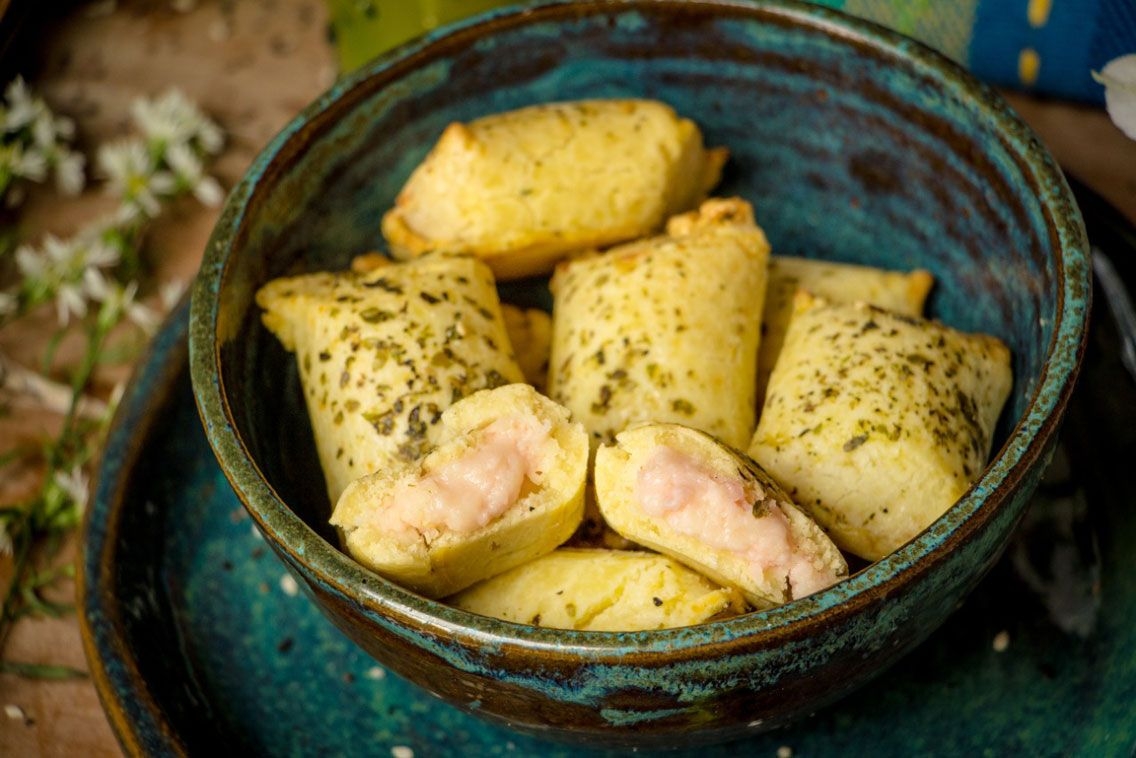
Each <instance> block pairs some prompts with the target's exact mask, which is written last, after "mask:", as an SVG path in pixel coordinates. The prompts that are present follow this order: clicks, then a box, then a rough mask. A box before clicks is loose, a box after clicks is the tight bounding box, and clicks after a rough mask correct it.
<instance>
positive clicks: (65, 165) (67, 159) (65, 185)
mask: <svg viewBox="0 0 1136 758" xmlns="http://www.w3.org/2000/svg"><path fill="white" fill-rule="evenodd" d="M85 163H86V159H85V158H84V157H83V156H82V155H81V154H79V153H75V152H71V151H70V150H65V151H60V154H59V157H58V159H57V160H56V162H55V186H56V188H57V189H58V190H59V191H60V192H62V193H63V194H64V195H78V194H79V193H80V192H82V191H83V185H84V184H85V183H86V177H85V176H84V175H83V165H84V164H85Z"/></svg>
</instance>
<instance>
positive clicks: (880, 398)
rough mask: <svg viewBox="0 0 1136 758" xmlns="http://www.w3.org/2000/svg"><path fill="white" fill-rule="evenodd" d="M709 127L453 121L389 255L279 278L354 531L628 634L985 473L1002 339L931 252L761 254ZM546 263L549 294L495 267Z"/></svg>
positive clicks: (268, 294) (634, 113) (1005, 371)
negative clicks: (946, 305) (975, 313)
mask: <svg viewBox="0 0 1136 758" xmlns="http://www.w3.org/2000/svg"><path fill="white" fill-rule="evenodd" d="M727 157H728V155H727V151H726V149H725V148H721V147H714V148H709V147H707V146H706V145H705V144H704V142H703V135H702V134H701V132H700V130H699V128H698V127H697V125H695V124H694V123H693V122H692V121H690V120H689V119H687V118H683V117H681V116H679V115H678V114H677V113H675V111H674V110H673V109H672V108H670V107H669V106H667V105H665V104H663V103H660V102H656V101H650V100H630V99H627V100H588V101H576V102H565V103H553V104H547V105H538V106H531V107H528V108H522V109H519V110H516V111H510V112H507V113H501V114H494V115H489V116H486V117H483V118H480V119H477V120H475V121H471V122H469V123H467V124H453V125H451V126H449V127H447V128H446V130H445V131H444V133H443V134H442V135H441V137H440V139H439V140H438V142H437V143H436V144H435V146H434V148H433V149H432V150H431V152H430V153H429V154H428V156H427V157H426V158H425V159H424V161H423V162H422V163H421V164H420V165H419V166H418V168H417V169H416V170H415V171H414V172H413V173H412V174H411V176H410V178H409V179H408V181H407V183H406V184H405V185H404V187H403V189H402V191H401V192H400V193H399V195H398V197H397V199H396V201H395V204H394V206H393V207H392V208H390V209H389V210H387V211H386V212H385V214H383V216H382V221H381V228H382V232H383V235H384V237H385V239H386V241H387V244H388V247H389V253H390V257H387V256H384V255H373V254H371V255H364V256H360V257H358V258H356V259H355V262H354V265H353V266H352V268H351V270H349V271H343V272H318V273H311V274H304V275H300V276H294V277H287V278H281V279H277V280H273V281H271V282H269V283H268V284H266V285H265V286H264V287H263V288H262V289H261V290H260V291H259V292H258V294H257V302H258V303H259V305H260V306H261V308H262V309H263V314H262V320H263V323H264V324H265V326H266V327H268V329H270V330H271V331H272V332H273V333H274V334H275V335H276V336H277V337H278V338H279V339H280V341H281V343H282V344H283V345H284V346H285V347H286V348H287V349H289V350H291V351H293V352H294V353H295V355H296V360H297V365H298V368H299V372H300V378H301V383H302V386H303V388H304V393H305V400H306V403H307V408H308V413H309V416H310V419H311V425H312V430H313V433H314V437H315V441H316V447H317V450H318V452H319V456H320V463H321V468H322V469H323V471H324V474H325V479H326V484H327V491H328V496H329V499H330V502H331V503H332V505H333V508H332V510H331V516H330V519H331V523H332V524H333V525H334V526H335V528H336V529H337V531H338V533H339V535H340V537H341V540H342V544H343V547H344V549H345V550H346V551H347V552H348V553H349V554H350V555H352V556H353V557H354V558H355V559H356V560H358V561H359V562H360V563H362V564H363V565H365V566H367V567H368V568H370V569H372V570H374V571H375V572H377V573H379V574H381V575H383V576H385V577H387V578H388V579H390V580H391V581H394V582H397V583H399V584H401V585H403V586H405V587H407V588H409V589H411V590H413V591H415V592H418V593H421V594H422V595H425V596H427V597H431V598H439V599H443V600H444V601H445V602H448V603H451V604H453V605H455V606H457V607H460V608H464V609H466V610H469V611H471V612H474V613H480V614H483V615H488V616H494V617H497V618H501V619H505V620H508V621H513V622H517V623H524V624H533V625H543V626H554V627H560V628H571V629H588V630H611V631H632V630H642V629H658V628H665V627H675V626H683V625H690V624H697V623H701V622H704V621H708V620H711V619H715V618H721V617H725V616H729V615H735V614H738V613H743V612H746V611H747V610H750V609H759V608H767V607H770V606H773V605H777V604H780V603H784V602H788V601H791V600H795V599H799V598H802V597H805V596H808V595H810V594H812V593H814V592H817V591H819V590H822V589H824V588H826V587H828V586H830V585H832V584H834V583H835V582H838V581H839V580H840V579H842V578H843V577H845V576H847V575H848V572H849V564H848V561H849V559H850V558H851V559H853V560H856V559H860V560H867V561H872V560H877V559H879V558H881V557H883V556H884V555H887V554H888V553H890V552H892V551H893V550H895V549H897V548H899V547H901V546H902V545H903V544H904V543H906V542H907V541H909V540H910V539H912V538H913V537H915V536H916V535H917V534H918V533H919V532H921V531H922V530H924V529H925V528H927V527H928V526H929V525H930V524H931V523H932V522H933V521H934V520H935V519H937V518H938V517H939V516H940V515H942V514H943V512H945V511H946V510H947V509H948V508H949V507H950V506H951V505H952V504H953V503H954V502H955V501H957V500H958V498H959V497H961V496H962V495H963V494H964V493H965V492H966V490H967V489H968V488H969V487H970V486H971V485H972V484H973V483H974V482H975V481H976V480H977V478H978V477H979V476H980V474H981V472H982V470H983V468H984V466H985V464H986V462H987V459H988V457H989V455H990V449H991V445H992V440H993V434H994V426H995V424H996V422H997V419H998V417H999V415H1000V413H1001V410H1002V406H1003V405H1004V404H1005V402H1006V399H1007V397H1008V396H1009V392H1010V385H1011V381H1012V377H1011V370H1010V355H1009V350H1008V349H1007V348H1006V346H1005V345H1004V344H1003V343H1002V342H1000V341H999V340H998V339H996V338H994V337H991V336H987V335H975V334H965V333H962V332H959V331H957V330H955V329H952V328H950V327H949V326H946V325H944V324H942V323H939V322H936V321H932V320H929V319H926V318H924V316H923V310H924V304H925V301H926V299H927V296H928V293H929V292H930V289H931V287H932V284H933V281H932V277H931V275H930V274H929V273H928V272H926V271H921V270H916V271H902V272H901V271H883V270H879V269H874V268H869V267H865V266H857V265H851V264H845V263H833V262H821V261H815V260H810V259H805V258H791V257H786V256H779V255H774V254H773V251H772V249H771V246H770V243H769V241H768V240H767V239H766V236H765V234H764V233H763V231H762V229H761V227H760V226H758V224H757V222H756V220H755V216H754V210H753V208H752V207H751V206H750V205H749V203H747V202H746V201H745V200H743V199H740V198H736V197H713V196H711V193H712V191H713V189H714V187H715V186H716V185H717V183H718V181H719V179H720V175H721V171H722V168H723V165H724V164H725V162H726V160H727ZM536 276H548V277H549V278H548V285H549V290H550V292H551V295H552V303H553V306H552V311H551V313H547V312H545V311H542V310H539V309H532V308H529V309H524V308H520V307H517V306H514V305H511V304H509V303H502V302H501V301H500V299H499V296H498V289H497V287H496V283H497V282H499V281H503V280H507V279H515V278H519V277H536Z"/></svg>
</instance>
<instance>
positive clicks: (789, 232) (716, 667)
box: [190, 0, 1090, 747]
mask: <svg viewBox="0 0 1136 758" xmlns="http://www.w3.org/2000/svg"><path fill="white" fill-rule="evenodd" d="M616 96H643V97H651V98H657V99H660V100H664V101H666V102H668V103H670V104H671V105H672V106H674V107H675V108H676V109H677V110H678V111H679V113H681V114H683V115H687V116H689V117H691V118H693V119H694V120H695V121H697V123H698V124H699V125H700V126H701V128H702V129H703V131H704V133H705V135H706V138H707V142H708V143H709V144H712V145H725V146H727V147H728V148H729V149H730V151H731V158H730V162H729V164H728V166H727V168H726V172H725V176H724V180H723V184H722V186H721V187H720V188H719V189H718V190H717V194H723V195H725V194H737V195H741V196H743V197H745V198H746V199H748V200H750V201H751V202H752V203H753V204H754V206H755V208H756V211H757V216H758V221H759V223H760V224H762V226H763V227H764V229H765V230H766V232H767V234H768V236H769V238H770V240H771V241H772V244H773V248H774V250H775V252H778V253H783V254H793V255H804V256H811V257H817V258H826V259H833V260H842V261H850V262H858V263H866V264H874V265H879V266H884V267H891V268H913V267H924V268H927V269H929V270H930V271H931V272H932V273H933V274H934V276H935V278H936V282H937V283H936V287H935V291H934V293H933V296H932V298H931V301H930V306H929V307H930V312H931V314H932V315H933V316H935V317H937V318H940V319H942V320H944V321H946V322H947V323H949V324H951V325H953V326H956V327H958V328H961V329H964V330H970V331H982V332H987V333H991V334H994V335H997V336H998V337H1000V338H1001V339H1002V340H1004V341H1005V342H1006V343H1007V344H1009V345H1010V347H1011V349H1012V352H1013V369H1014V374H1015V384H1014V389H1013V393H1012V396H1011V398H1010V400H1009V402H1008V404H1007V406H1006V408H1005V411H1004V413H1003V416H1002V418H1001V420H1000V422H999V426H998V429H997V434H996V439H995V446H994V451H995V453H994V456H993V458H992V460H991V462H990V464H989V466H988V467H987V468H986V470H985V472H984V473H983V474H982V476H981V479H980V480H979V481H978V482H977V483H976V484H975V485H974V487H973V488H972V489H971V490H970V491H969V492H968V493H967V494H966V495H965V497H963V498H962V500H961V501H959V502H958V503H957V504H956V505H955V506H954V507H953V508H951V509H950V511H949V512H948V513H947V514H945V515H944V516H943V517H942V518H940V519H939V520H938V521H937V522H935V523H934V524H933V525H932V526H931V527H930V528H928V529H927V530H926V531H925V532H923V533H922V534H920V535H919V536H917V537H916V538H915V539H913V540H912V541H911V542H909V543H908V544H906V545H905V546H903V547H902V548H901V549H899V550H898V551H896V552H895V553H893V554H891V555H889V556H887V557H886V558H884V559H882V560H880V561H878V562H876V563H873V564H871V565H868V566H866V567H864V568H862V569H861V570H859V571H858V572H857V573H855V574H854V575H853V576H851V577H850V578H849V579H847V580H845V581H843V582H841V583H839V584H837V585H835V586H833V587H831V588H830V589H828V590H825V591H823V592H821V593H819V594H816V595H813V596H809V597H806V598H803V599H800V600H797V601H793V602H791V603H788V604H786V605H784V606H781V607H778V608H774V609H771V610H765V611H760V612H755V613H750V614H747V615H744V616H740V617H737V618H732V619H729V620H723V621H716V622H713V623H706V624H702V625H698V626H693V627H689V628H681V629H673V630H667V631H651V632H635V633H602V632H571V631H562V630H554V629H547V628H537V627H532V626H527V625H519V624H512V623H506V622H501V621H496V620H491V619H488V618H484V617H481V616H477V615H473V614H469V613H466V612H462V611H459V610H456V609H453V608H450V607H448V606H446V605H444V604H441V603H439V602H435V601H430V600H427V599H424V598H422V597H420V596H418V595H416V594H414V593H411V592H409V591H407V590H404V589H402V588H400V587H398V586H395V585H394V584H392V583H390V582H388V581H386V580H384V579H382V578H380V577H379V576H376V575H375V574H373V573H371V572H369V571H367V570H366V569H364V568H362V567H361V566H360V565H358V564H357V563H355V562H354V561H353V560H351V559H350V558H349V557H348V556H347V555H346V554H344V553H343V552H341V551H340V549H339V548H338V547H337V541H336V539H335V535H334V534H333V532H332V530H331V528H330V527H329V526H328V523H327V520H328V516H329V513H330V504H329V503H328V501H327V496H326V495H325V494H324V489H323V479H322V474H321V473H320V471H319V466H318V462H317V457H316V453H315V449H314V444H313V442H312V436H311V432H310V430H309V428H308V423H307V418H306V414H305V410H304V405H303V399H302V395H301V391H300V386H299V379H298V375H297V371H296V369H295V367H294V364H293V359H292V357H291V356H290V355H289V354H287V353H285V352H284V351H283V350H282V349H281V348H280V346H279V345H278V343H277V341H276V339H275V338H274V337H273V336H272V335H271V334H269V333H268V332H267V331H266V330H265V329H264V328H263V327H262V326H261V324H260V320H259V312H258V309H257V307H256V305H255V303H254V300H253V296H254V293H255V291H256V290H257V288H258V287H259V286H260V285H262V284H263V283H265V282H266V281H268V280H269V279H271V278H273V277H276V276H280V275H283V274H290V273H296V272H300V271H311V270H322V269H343V268H346V267H347V266H348V263H349V260H350V258H351V257H352V256H354V255H356V254H359V253H362V252H365V251H370V250H374V249H381V248H382V247H383V242H382V238H381V236H380V233H379V218H380V216H381V214H382V212H383V211H384V210H385V209H386V208H388V207H389V206H390V205H391V204H392V202H393V200H394V197H395V195H396V193H397V191H398V190H399V188H400V187H401V185H402V183H403V182H404V181H405V180H406V178H407V176H408V175H409V173H410V171H411V170H412V168H413V167H414V166H415V165H416V164H417V163H418V162H419V161H420V160H421V159H422V158H423V156H424V155H425V154H426V151H427V150H428V148H429V147H430V146H431V145H432V143H433V142H434V140H435V139H436V138H437V136H438V135H439V133H440V132H441V131H442V129H443V127H445V126H446V124H448V123H450V122H451V121H457V120H461V121H465V120H469V119H472V118H475V117H477V116H481V115H484V114H489V113H493V112H498V111H503V110H507V109H511V108H516V107H520V106H524V105H529V104H532V103H540V102H547V101H553V100H567V99H576V98H590V97H616ZM1087 251H1088V244H1087V240H1086V237H1085V232H1084V228H1083V225H1082V222H1081V220H1080V217H1079V214H1078V211H1077V208H1076V206H1075V204H1074V201H1073V198H1072V196H1071V194H1070V191H1069V188H1068V187H1067V186H1066V183H1065V181H1064V179H1063V178H1062V175H1061V173H1060V171H1059V170H1058V168H1057V167H1056V165H1055V164H1054V162H1053V161H1052V159H1051V158H1050V157H1049V155H1048V154H1047V153H1046V151H1045V149H1044V148H1043V147H1042V145H1041V144H1040V143H1039V142H1038V140H1037V138H1036V137H1035V136H1034V135H1033V134H1032V133H1031V132H1030V130H1029V129H1028V128H1027V127H1026V126H1024V125H1023V124H1022V122H1021V121H1019V120H1018V118H1017V117H1016V116H1015V115H1014V114H1013V113H1012V112H1011V110H1010V109H1009V107H1008V106H1007V105H1006V104H1005V103H1004V102H1003V101H1002V100H1001V99H1000V98H999V96H998V95H997V94H996V93H995V92H993V91H992V90H991V89H989V88H987V87H985V86H983V85H981V84H980V83H978V82H976V81H975V80H973V79H972V78H970V77H969V76H968V75H967V74H965V73H964V72H963V71H961V70H960V69H959V68H958V67H956V66H955V65H953V64H952V63H950V62H949V61H947V60H945V59H944V58H942V57H941V56H939V55H937V54H935V53H933V52H931V51H929V50H928V49H926V48H925V47H923V46H921V45H919V44H917V43H915V42H913V41H911V40H909V39H906V38H903V37H901V36H899V35H896V34H893V33H890V32H887V31H885V30H882V29H880V28H878V27H875V26H872V25H869V24H866V23H862V22H859V21H855V20H852V19H850V18H847V17H845V16H843V15H841V14H838V13H836V12H832V11H829V10H825V9H822V8H818V7H813V6H809V5H805V4H802V3H796V2H791V0H774V1H770V2H741V1H732V2H721V1H716V2H709V1H707V2H698V1H692V0H683V1H676V2H667V1H661V2H646V1H642V0H640V1H634V0H628V1H614V2H551V3H539V4H532V5H526V6H524V7H523V8H514V9H504V10H500V11H494V12H492V13H490V14H488V15H485V16H480V17H478V18H477V19H474V20H471V21H467V22H464V23H460V24H458V25H455V26H451V27H448V28H446V29H444V30H441V31H439V32H437V33H434V34H432V35H429V36H428V37H426V38H424V39H422V40H419V41H416V42H414V43H411V44H409V45H407V46H404V47H402V48H399V49H397V50H395V51H393V52H392V53H390V54H388V55H386V56H385V57H381V58H379V59H377V60H375V61H374V62H373V63H371V64H370V65H369V66H367V67H365V68H364V69H363V70H361V71H360V72H358V73H357V74H355V75H352V76H349V77H347V78H345V79H343V80H342V81H340V82H339V83H337V84H336V85H335V86H334V87H333V88H332V89H331V90H330V91H329V92H327V93H326V94H325V95H324V96H322V97H321V98H320V99H319V100H317V101H316V102H315V103H313V104H312V105H311V106H310V107H309V108H307V110H305V111H304V112H303V113H302V114H301V115H300V116H299V117H298V118H296V119H295V120H294V121H293V122H292V123H290V124H289V125H288V126H287V127H286V128H285V129H284V130H283V132H281V133H280V134H279V135H278V136H277V137H276V138H275V139H274V140H273V141H272V143H271V144H270V145H269V146H268V147H267V149H266V150H265V151H264V152H263V153H262V154H261V155H260V156H259V158H257V160H256V161H255V163H254V164H253V165H252V167H251V169H250V170H249V172H248V173H247V175H246V176H245V177H244V179H243V180H242V181H241V182H240V183H239V184H238V185H237V186H236V187H235V189H234V190H233V192H232V193H231V196H230V198H229V200H228V204H227V205H226V207H225V209H224V212H223V214H222V216H221V218H220V221H219V223H218V225H217V228H216V231H215V232H214V234H213V237H212V240H211V241H210V243H209V247H208V250H207V253H206V256H205V260H204V263H203V265H202V269H201V272H200V276H199V278H198V280H197V282H196V284H195V288H194V291H193V301H192V311H191V318H190V361H191V376H192V380H193V386H194V394H195V398H196V401H197V404H198V407H199V410H200V415H201V418H202V420H203V423H204V426H205V431H206V436H207V437H208V440H209V442H210V444H211V446H212V447H213V449H214V452H215V453H216V456H217V459H218V460H219V461H220V465H221V467H222V468H223V470H224V472H225V474H226V476H227V478H228V480H229V481H230V482H231V484H232V487H233V489H234V490H235V491H236V493H237V494H238V496H239V497H240V499H241V500H242V501H243V503H244V505H245V507H247V509H248V511H249V513H250V514H251V515H252V517H253V518H254V520H255V522H256V524H257V526H258V527H259V529H260V530H261V531H262V532H263V534H264V536H265V538H266V539H267V541H268V542H269V543H270V544H271V545H272V547H273V548H274V549H275V550H276V552H277V553H278V554H279V555H280V556H281V557H282V559H283V560H284V562H285V563H286V564H287V565H288V566H289V568H290V569H291V571H293V572H294V573H295V575H296V576H297V577H298V578H299V579H301V580H302V585H303V586H304V587H306V588H307V590H308V591H309V594H310V595H311V596H312V597H313V598H314V599H315V602H317V603H318V604H319V606H320V607H321V608H322V610H323V611H324V612H325V613H326V615H327V616H328V617H329V618H330V619H331V620H332V621H334V623H335V624H336V625H338V627H339V628H340V629H342V630H343V631H344V632H345V633H346V634H347V635H348V636H349V637H350V638H352V639H353V640H355V641H356V642H357V643H358V644H359V645H361V646H362V647H363V648H364V649H366V650H367V651H368V652H369V653H370V654H371V655H372V656H374V658H376V659H377V660H378V661H379V662H381V663H382V664H383V665H385V666H387V667H389V668H390V669H392V670H393V671H395V672H397V673H398V674H400V675H401V676H403V677H405V678H406V679H408V680H410V681H412V682H415V683H417V684H418V685H421V687H423V688H425V689H426V690H428V691H430V692H432V693H434V694H436V695H437V696H439V697H441V698H443V699H445V700H446V701H448V702H449V703H452V704H453V705H454V706H456V707H459V708H463V709H466V710H468V711H470V712H473V713H476V714H480V715H482V716H484V717H485V718H487V719H490V720H492V721H495V722H498V723H503V724H507V725H510V726H512V727H515V728H517V729H521V730H525V731H528V732H533V733H537V734H544V735H548V736H550V737H559V738H565V739H571V740H574V741H578V742H581V743H588V744H594V745H606V746H622V747H628V746H645V747H650V746H675V745H693V744H700V743H710V742H715V741H721V740H726V739H731V738H735V737H740V736H743V735H745V734H747V733H751V732H754V731H758V730H765V729H770V728H773V727H776V726H778V725H781V724H784V723H786V722H788V721H790V720H792V719H796V718H799V717H802V716H805V715H807V714H809V713H811V712H812V711H814V710H816V709H817V708H819V707H821V706H823V705H825V704H826V703H829V702H831V701H834V700H836V699H837V698H840V697H841V696H844V695H846V694H848V693H849V692H851V691H853V690H854V689H855V688H857V687H858V686H860V685H862V684H864V683H865V682H867V681H868V680H870V679H871V678H872V677H874V676H875V675H877V674H878V673H880V672H881V671H882V670H884V669H885V668H886V667H888V666H889V665H891V664H893V663H895V662H896V661H897V660H898V659H900V658H901V656H903V655H904V653H905V652H907V651H909V650H910V649H912V648H913V647H914V646H916V645H918V644H919V642H921V641H922V640H923V639H925V638H926V637H927V636H928V635H929V634H930V633H931V631H932V630H934V629H935V628H936V627H937V626H939V625H940V623H941V622H943V621H944V619H945V618H946V617H947V616H948V615H949V614H950V613H951V612H952V611H953V610H954V609H955V608H956V606H957V605H958V604H959V602H960V601H961V600H962V599H963V598H964V597H965V595H966V594H967V592H968V591H969V590H970V589H971V588H972V587H973V586H974V585H975V584H976V583H977V582H978V581H979V579H980V578H981V577H982V576H983V574H984V572H986V571H987V569H988V568H990V566H991V565H992V564H993V562H994V561H995V559H996V558H997V557H998V555H999V554H1000V552H1001V551H1002V549H1003V547H1004V545H1005V544H1006V542H1007V539H1008V537H1009V535H1010V533H1011V531H1012V530H1013V528H1014V526H1015V524H1016V523H1017V522H1018V520H1019V517H1020V516H1021V515H1022V512H1023V510H1024V509H1025V507H1026V505H1027V503H1028V502H1029V499H1030V494H1031V492H1032V491H1033V490H1034V488H1035V486H1036V485H1037V484H1038V481H1039V478H1040V476H1041V475H1042V473H1043V470H1044V468H1045V466H1046V464H1047V462H1048V460H1049V456H1050V453H1051V450H1052V447H1053V444H1054V442H1055V435H1056V432H1057V429H1058V426H1059V423H1060V420H1061V417H1062V415H1063V413H1064V411H1065V407H1066V403H1067V401H1068V399H1069V396H1070V393H1071V391H1072V388H1073V383H1074V379H1075V376H1076V374H1077V370H1078V365H1079V362H1080V359H1081V355H1082V352H1083V348H1084V343H1085V335H1086V326H1087V324H1086V322H1087V314H1088V307H1089V304H1090V303H1089V301H1090V267H1089V259H1088V252H1087ZM501 292H502V297H503V299H505V300H509V301H513V302H518V303H522V304H531V303H538V304H544V305H547V304H548V292H547V287H546V282H545V281H543V280H539V279H534V280H527V281H523V282H514V283H510V284H509V285H508V286H505V285H503V286H502V287H501Z"/></svg>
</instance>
